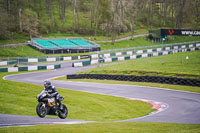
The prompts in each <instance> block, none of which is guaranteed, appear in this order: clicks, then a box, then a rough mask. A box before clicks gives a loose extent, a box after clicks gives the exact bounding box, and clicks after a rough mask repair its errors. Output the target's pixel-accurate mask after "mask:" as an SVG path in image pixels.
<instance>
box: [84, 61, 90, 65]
mask: <svg viewBox="0 0 200 133" xmlns="http://www.w3.org/2000/svg"><path fill="white" fill-rule="evenodd" d="M82 63H83V66H88V65H90V64H91V62H90V61H83V62H82Z"/></svg>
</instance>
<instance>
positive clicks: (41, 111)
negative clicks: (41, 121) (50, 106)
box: [36, 103, 47, 118]
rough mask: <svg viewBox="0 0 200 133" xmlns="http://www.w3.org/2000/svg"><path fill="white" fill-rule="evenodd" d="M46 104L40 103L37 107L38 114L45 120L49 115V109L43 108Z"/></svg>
mask: <svg viewBox="0 0 200 133" xmlns="http://www.w3.org/2000/svg"><path fill="white" fill-rule="evenodd" d="M43 105H44V103H38V105H37V107H36V112H37V114H38V116H39V117H41V118H44V117H45V116H46V115H47V107H46V106H43Z"/></svg>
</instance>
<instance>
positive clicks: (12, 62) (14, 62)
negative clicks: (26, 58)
mask: <svg viewBox="0 0 200 133" xmlns="http://www.w3.org/2000/svg"><path fill="white" fill-rule="evenodd" d="M17 63H18V61H16V60H15V61H8V65H12V64H17Z"/></svg>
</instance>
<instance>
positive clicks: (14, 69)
mask: <svg viewBox="0 0 200 133" xmlns="http://www.w3.org/2000/svg"><path fill="white" fill-rule="evenodd" d="M59 68H61V64H56V65H46V66H25V67H8V68H0V72H21V71H36V70H52V69H59Z"/></svg>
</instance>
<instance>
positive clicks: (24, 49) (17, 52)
mask: <svg viewBox="0 0 200 133" xmlns="http://www.w3.org/2000/svg"><path fill="white" fill-rule="evenodd" d="M63 35H64V36H65V37H69V36H70V34H59V33H57V34H49V36H50V37H53V36H55V37H62V36H63ZM74 36H75V37H81V36H80V35H76V34H75V35H74ZM82 37H83V38H85V39H86V40H90V39H91V38H90V36H82ZM99 38H100V39H101V40H103V39H105V37H104V36H100V37H99ZM189 41H200V37H176V38H174V37H171V39H170V41H168V42H165V43H164V44H167V43H177V42H189ZM0 43H1V41H0ZM98 44H99V45H100V46H101V50H108V49H120V48H130V47H138V46H152V45H159V44H161V42H157V43H153V42H150V41H147V40H146V39H145V38H144V37H137V38H135V39H134V40H124V41H119V42H116V43H115V45H114V46H113V45H112V44H111V43H98ZM0 51H1V52H0V57H18V56H55V55H57V56H58V55H60V56H73V55H86V54H89V53H78V54H44V53H41V52H39V51H37V50H35V49H32V48H30V47H29V46H18V47H16V48H12V47H0Z"/></svg>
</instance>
